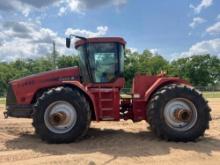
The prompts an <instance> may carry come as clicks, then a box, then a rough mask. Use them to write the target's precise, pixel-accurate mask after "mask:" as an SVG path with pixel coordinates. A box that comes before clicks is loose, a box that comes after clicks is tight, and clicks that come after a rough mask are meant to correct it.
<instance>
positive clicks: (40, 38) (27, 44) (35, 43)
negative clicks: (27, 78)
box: [0, 21, 108, 61]
mask: <svg viewBox="0 0 220 165" xmlns="http://www.w3.org/2000/svg"><path fill="white" fill-rule="evenodd" d="M107 30H108V28H107V27H106V26H99V27H97V32H91V31H88V30H84V29H81V30H79V29H75V32H78V33H77V34H87V35H89V36H101V35H104V34H105V33H106V32H107ZM69 32H71V33H72V32H74V29H70V30H69ZM80 32H81V33H80ZM66 33H68V30H67V31H66ZM0 41H1V42H0V52H1V53H0V61H12V60H15V59H17V58H24V59H25V58H37V57H42V56H45V55H46V54H48V53H51V52H52V42H53V41H55V42H56V46H57V51H58V52H59V53H61V54H70V53H72V52H73V50H69V49H66V47H65V39H64V38H62V37H60V36H59V35H58V34H57V33H56V32H54V31H52V30H51V29H48V28H44V27H41V25H40V24H36V23H33V22H12V21H11V22H1V23H0Z"/></svg>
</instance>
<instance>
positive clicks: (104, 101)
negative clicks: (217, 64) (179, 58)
mask: <svg viewBox="0 0 220 165" xmlns="http://www.w3.org/2000/svg"><path fill="white" fill-rule="evenodd" d="M65 77H66V78H67V77H75V79H74V80H69V81H63V79H64V78H65ZM124 83H125V80H124V78H118V79H116V80H115V81H114V82H112V83H99V84H82V83H81V82H80V81H79V68H77V67H75V68H67V69H61V70H56V71H50V72H45V73H41V74H37V75H33V76H29V77H25V78H22V79H19V80H15V81H12V82H11V84H12V86H13V90H14V92H15V95H16V100H17V104H19V105H29V104H32V101H33V99H34V96H35V95H36V93H37V92H38V91H40V90H42V89H50V88H53V87H58V86H65V85H68V86H73V87H77V88H79V89H80V90H81V91H82V92H84V93H85V95H86V96H87V98H89V99H90V101H91V103H92V105H91V106H92V109H93V110H94V113H95V119H94V120H96V121H102V120H113V121H118V120H120V119H125V120H128V119H132V120H133V121H135V122H136V121H141V120H145V119H146V110H147V103H148V100H149V99H150V97H151V95H152V94H153V93H154V92H156V91H157V90H158V89H159V88H160V87H161V86H164V85H167V84H172V83H176V84H187V85H189V84H188V83H187V82H186V81H184V80H181V79H179V78H175V77H165V76H145V75H137V76H135V78H134V80H133V86H132V95H133V96H134V95H136V96H137V94H138V95H139V96H140V97H139V98H131V99H121V98H120V90H121V89H122V88H123V86H124ZM125 111H127V113H126V114H124V115H122V116H121V115H120V112H125Z"/></svg>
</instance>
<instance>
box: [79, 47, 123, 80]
mask: <svg viewBox="0 0 220 165" xmlns="http://www.w3.org/2000/svg"><path fill="white" fill-rule="evenodd" d="M78 50H79V51H80V52H81V53H79V55H80V61H81V62H80V63H81V65H80V68H81V73H82V75H83V80H84V81H88V78H89V79H91V82H94V83H106V82H111V81H113V80H114V79H115V78H117V77H119V76H120V75H121V74H122V72H123V69H124V46H122V45H120V44H118V43H90V44H88V45H87V51H86V49H85V46H81V48H78ZM86 52H87V53H86ZM85 54H88V55H87V56H86V57H85ZM86 61H87V62H86Z"/></svg>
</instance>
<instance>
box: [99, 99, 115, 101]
mask: <svg viewBox="0 0 220 165" xmlns="http://www.w3.org/2000/svg"><path fill="white" fill-rule="evenodd" d="M100 101H113V99H100Z"/></svg>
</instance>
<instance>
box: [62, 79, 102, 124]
mask: <svg viewBox="0 0 220 165" xmlns="http://www.w3.org/2000/svg"><path fill="white" fill-rule="evenodd" d="M62 83H63V85H64V86H70V87H71V86H72V87H77V88H79V89H80V90H81V91H82V92H83V93H84V94H85V96H86V98H88V99H89V101H90V102H91V104H92V108H93V110H94V113H95V118H96V121H99V120H98V116H97V108H96V104H95V99H94V96H93V95H92V94H91V93H90V92H89V91H88V90H87V89H86V87H85V86H83V85H82V84H81V83H80V82H79V81H63V82H62Z"/></svg>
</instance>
